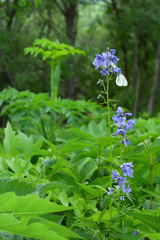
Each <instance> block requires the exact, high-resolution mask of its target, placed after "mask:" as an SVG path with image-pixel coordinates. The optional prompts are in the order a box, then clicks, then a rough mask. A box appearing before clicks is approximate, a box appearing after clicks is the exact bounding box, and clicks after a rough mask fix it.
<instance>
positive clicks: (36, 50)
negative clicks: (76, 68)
mask: <svg viewBox="0 0 160 240" xmlns="http://www.w3.org/2000/svg"><path fill="white" fill-rule="evenodd" d="M24 52H25V54H28V53H30V54H31V55H33V56H35V57H37V56H38V55H41V56H42V60H46V59H49V60H54V61H55V62H58V61H61V60H63V59H64V57H66V56H69V55H75V54H83V55H85V53H84V51H81V50H78V49H75V48H74V47H72V46H70V45H67V44H64V43H60V42H59V41H58V40H57V41H55V42H51V41H50V40H49V39H45V38H43V39H36V40H35V41H34V42H33V46H32V47H28V48H25V49H24Z"/></svg>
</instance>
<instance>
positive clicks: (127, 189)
mask: <svg viewBox="0 0 160 240" xmlns="http://www.w3.org/2000/svg"><path fill="white" fill-rule="evenodd" d="M131 191H132V190H131V188H130V184H129V185H128V186H127V187H126V188H124V189H123V192H124V193H126V194H127V195H129V193H130V192H131Z"/></svg>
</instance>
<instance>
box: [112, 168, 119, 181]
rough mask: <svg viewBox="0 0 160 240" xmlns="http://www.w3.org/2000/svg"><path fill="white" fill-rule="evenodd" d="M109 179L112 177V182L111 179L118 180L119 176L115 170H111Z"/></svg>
mask: <svg viewBox="0 0 160 240" xmlns="http://www.w3.org/2000/svg"><path fill="white" fill-rule="evenodd" d="M111 177H112V180H113V179H115V180H117V179H119V177H120V174H119V173H117V172H116V171H115V170H112V175H111Z"/></svg>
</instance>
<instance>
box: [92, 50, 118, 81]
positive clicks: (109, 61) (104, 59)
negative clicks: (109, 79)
mask: <svg viewBox="0 0 160 240" xmlns="http://www.w3.org/2000/svg"><path fill="white" fill-rule="evenodd" d="M115 52H116V50H115V49H111V50H110V51H107V52H103V53H102V55H100V54H97V55H96V57H95V59H94V61H93V65H94V66H95V69H98V68H99V67H100V68H103V69H102V70H101V74H102V75H103V76H105V75H109V73H110V72H111V73H116V74H119V73H122V71H121V69H120V68H118V67H117V66H116V65H115V64H116V63H117V61H118V60H119V59H118V57H117V56H115ZM104 69H106V70H104ZM106 71H107V72H106Z"/></svg>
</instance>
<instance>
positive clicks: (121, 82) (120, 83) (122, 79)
mask: <svg viewBox="0 0 160 240" xmlns="http://www.w3.org/2000/svg"><path fill="white" fill-rule="evenodd" d="M116 85H117V86H119V87H126V86H128V82H127V79H126V77H125V76H124V75H123V74H122V73H119V74H118V75H117V78H116Z"/></svg>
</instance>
